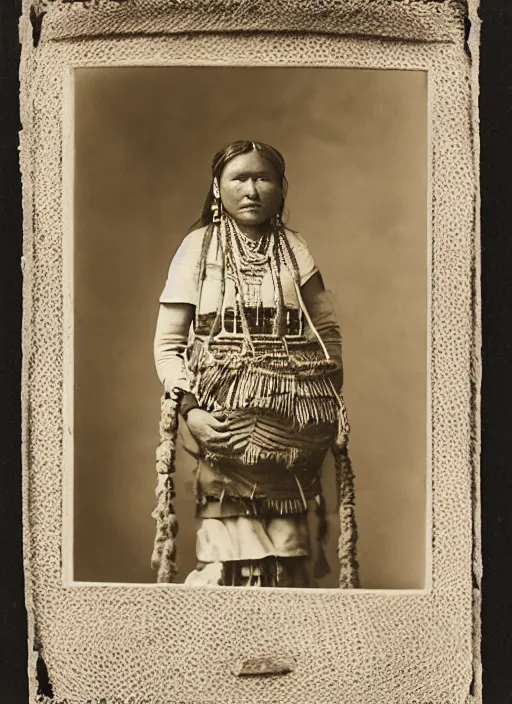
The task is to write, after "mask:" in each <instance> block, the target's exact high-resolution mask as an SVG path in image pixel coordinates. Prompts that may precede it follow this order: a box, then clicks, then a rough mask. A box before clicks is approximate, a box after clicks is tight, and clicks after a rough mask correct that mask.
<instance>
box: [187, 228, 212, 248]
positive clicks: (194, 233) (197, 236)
mask: <svg viewBox="0 0 512 704" xmlns="http://www.w3.org/2000/svg"><path fill="white" fill-rule="evenodd" d="M207 229H208V226H207V225H204V226H202V227H197V228H194V229H193V230H191V231H190V232H188V233H187V234H186V235H185V237H184V238H183V240H182V242H183V243H184V242H186V243H187V244H189V245H192V246H194V245H196V246H197V245H199V246H200V245H201V244H202V242H203V238H204V235H205V232H206V230H207Z"/></svg>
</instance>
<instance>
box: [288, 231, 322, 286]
mask: <svg viewBox="0 0 512 704" xmlns="http://www.w3.org/2000/svg"><path fill="white" fill-rule="evenodd" d="M287 234H288V242H289V243H290V246H291V248H292V250H293V253H294V255H295V259H296V261H297V266H298V268H299V274H300V285H301V286H304V284H305V283H306V281H309V279H310V278H311V277H312V276H313V274H316V272H317V271H318V268H317V266H316V264H315V262H314V260H313V257H312V256H311V253H310V251H309V249H308V246H307V244H306V240H305V239H304V238H303V237H302V236H301V235H299V233H298V232H288V233H287Z"/></svg>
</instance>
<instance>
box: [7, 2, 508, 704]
mask: <svg viewBox="0 0 512 704" xmlns="http://www.w3.org/2000/svg"><path fill="white" fill-rule="evenodd" d="M19 13H20V0H0V413H1V416H0V492H1V493H0V701H2V702H6V703H7V702H9V704H17V703H18V702H22V703H23V704H26V703H27V702H28V686H27V664H26V662H27V627H26V613H25V607H24V594H23V571H22V550H21V548H22V539H21V456H20V439H21V409H20V400H19V398H20V387H21V382H20V374H21V267H20V260H21V237H22V236H21V231H22V215H21V186H20V177H19V169H18V130H19V129H20V122H19V109H18V90H19V85H18V64H19V44H18V18H19ZM480 16H481V18H482V20H483V25H482V46H481V81H480V94H481V100H480V119H481V191H482V211H481V221H482V306H483V338H484V348H483V384H482V469H481V490H482V511H483V515H482V540H483V560H484V582H483V609H482V612H483V643H482V657H483V667H484V703H485V704H505V703H506V702H507V703H508V702H512V667H511V663H512V647H511V645H512V634H511V631H510V628H511V626H512V619H511V618H510V616H511V614H512V588H511V584H510V583H509V581H508V580H509V579H512V574H511V569H510V568H511V565H512V521H511V519H510V516H509V515H508V512H507V508H508V505H509V502H510V501H511V500H512V468H511V466H510V464H511V458H512V402H511V397H512V362H511V360H512V316H511V315H510V313H511V307H512V300H511V299H512V296H511V290H512V288H511V283H512V51H511V45H512V2H511V0H482V7H481V10H480ZM361 704H364V703H363V702H362V703H361Z"/></svg>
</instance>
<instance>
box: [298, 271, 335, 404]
mask: <svg viewBox="0 0 512 704" xmlns="http://www.w3.org/2000/svg"><path fill="white" fill-rule="evenodd" d="M302 295H303V300H304V305H305V306H306V308H307V311H308V313H309V316H310V318H311V322H312V323H313V325H314V327H315V329H316V331H317V333H318V334H319V336H320V338H321V339H322V342H323V343H324V345H325V348H326V350H327V353H328V354H329V357H331V359H333V360H335V361H336V363H337V366H338V372H337V374H336V378H335V379H334V381H335V384H336V386H337V387H338V390H341V388H342V386H343V357H342V338H341V331H340V326H339V324H338V320H337V317H336V313H335V311H334V306H333V304H332V300H331V297H330V295H329V293H328V292H327V291H326V290H325V287H324V285H323V282H322V281H321V279H320V280H319V281H317V280H313V281H311V282H310V283H309V284H308V285H306V286H305V287H304V288H303V289H302ZM310 333H312V331H310Z"/></svg>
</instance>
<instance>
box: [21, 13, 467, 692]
mask: <svg viewBox="0 0 512 704" xmlns="http://www.w3.org/2000/svg"><path fill="white" fill-rule="evenodd" d="M36 4H37V3H36ZM26 5H27V7H26V8H25V9H24V15H23V21H22V23H21V25H20V32H21V39H22V45H23V52H22V65H21V70H20V73H21V76H22V100H21V106H22V110H21V123H22V127H23V129H22V131H21V134H20V163H21V171H22V175H23V220H24V238H25V239H24V260H23V280H24V284H23V285H24V290H23V389H24V393H23V446H22V449H23V482H24V483H23V500H24V505H23V511H24V522H23V530H24V535H23V541H24V542H23V544H24V553H25V562H24V567H25V585H26V608H27V616H28V630H29V668H28V669H29V673H30V678H31V692H32V700H33V701H37V702H38V703H39V704H61V703H62V702H64V701H65V702H67V704H75V703H76V704H85V702H91V703H92V702H96V701H98V702H99V701H103V702H105V703H106V704H115V703H117V704H121V703H122V704H128V703H130V704H167V703H168V704H183V703H184V702H190V703H191V704H192V702H193V703H194V704H211V703H213V702H215V704H224V703H225V704H234V703H235V702H240V703H241V702H244V703H245V702H252V701H254V702H261V703H262V704H263V703H264V702H266V703H268V704H271V703H273V702H284V703H287V704H292V702H299V701H300V702H301V703H302V704H318V702H320V701H332V702H337V701H343V702H346V704H360V703H361V702H364V703H365V704H383V702H385V703H387V702H389V704H394V703H395V702H408V703H409V704H413V702H415V703H417V704H420V703H421V704H428V703H429V702H432V703H435V704H446V702H465V704H479V702H480V701H481V670H480V661H479V652H478V648H479V639H480V631H479V604H480V580H481V561H480V552H479V550H480V547H479V545H480V544H479V532H478V531H479V515H478V509H479V485H478V481H479V465H478V459H479V440H480V436H479V421H478V408H479V383H480V356H479V355H480V348H479V342H480V318H479V314H480V312H479V303H480V298H479V258H478V244H479V229H478V205H479V201H478V162H477V159H478V140H477V139H476V137H475V135H476V133H477V111H476V107H475V105H476V100H477V93H478V78H477V70H478V19H477V14H476V9H475V8H474V7H472V3H469V4H467V3H465V2H463V1H462V0H445V1H444V2H407V3H406V2H401V1H399V0H389V1H388V0H382V1H381V0H375V2H371V3H368V2H365V0H350V1H348V0H347V2H343V3H341V2H338V1H337V0H325V2H324V1H323V0H322V2H318V1H317V0H297V1H294V2H283V3H277V2H270V1H268V2H266V1H265V2H263V1H262V0H247V1H246V0H233V1H231V0H230V1H229V2H226V0H208V2H206V1H205V0H194V1H193V2H173V3H167V2H163V0H129V1H128V2H117V1H116V2H114V0H93V2H85V3H84V2H70V3H68V2H60V1H59V0H53V1H52V2H46V3H39V5H42V12H40V13H39V15H37V11H36V10H33V9H32V20H31V19H30V17H31V7H29V5H30V3H28V2H27V3H26ZM36 9H37V8H36ZM39 9H41V8H39ZM34 14H36V15H37V18H38V21H39V25H38V27H35V25H34ZM468 18H471V22H473V24H472V25H471V26H472V32H473V33H472V34H468ZM36 30H37V31H36ZM43 675H44V676H43Z"/></svg>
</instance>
